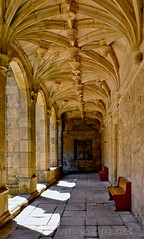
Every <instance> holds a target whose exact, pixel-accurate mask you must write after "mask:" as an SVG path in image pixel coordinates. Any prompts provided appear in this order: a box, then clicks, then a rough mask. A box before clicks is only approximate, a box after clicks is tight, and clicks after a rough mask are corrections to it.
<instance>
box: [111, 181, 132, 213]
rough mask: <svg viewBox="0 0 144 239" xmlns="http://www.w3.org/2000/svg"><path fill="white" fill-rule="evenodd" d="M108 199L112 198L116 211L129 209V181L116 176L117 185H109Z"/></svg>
mask: <svg viewBox="0 0 144 239" xmlns="http://www.w3.org/2000/svg"><path fill="white" fill-rule="evenodd" d="M108 192H109V195H110V200H114V202H115V206H116V210H117V211H131V182H130V181H128V180H127V179H125V178H123V177H119V178H118V184H117V186H109V187H108Z"/></svg>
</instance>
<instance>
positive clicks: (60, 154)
mask: <svg viewBox="0 0 144 239" xmlns="http://www.w3.org/2000/svg"><path fill="white" fill-rule="evenodd" d="M57 124H58V166H62V165H63V133H62V120H61V119H59V120H57Z"/></svg>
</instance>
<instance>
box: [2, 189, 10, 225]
mask: <svg viewBox="0 0 144 239" xmlns="http://www.w3.org/2000/svg"><path fill="white" fill-rule="evenodd" d="M9 215H10V213H9V211H8V189H7V188H6V187H3V188H0V226H2V225H3V224H4V223H5V221H6V219H7V217H8V216H9Z"/></svg>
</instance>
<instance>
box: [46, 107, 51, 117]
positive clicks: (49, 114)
mask: <svg viewBox="0 0 144 239" xmlns="http://www.w3.org/2000/svg"><path fill="white" fill-rule="evenodd" d="M47 117H48V118H50V117H51V110H50V109H47Z"/></svg>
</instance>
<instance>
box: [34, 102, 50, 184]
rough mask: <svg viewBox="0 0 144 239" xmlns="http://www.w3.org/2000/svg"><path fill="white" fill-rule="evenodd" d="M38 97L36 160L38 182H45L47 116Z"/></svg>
mask: <svg viewBox="0 0 144 239" xmlns="http://www.w3.org/2000/svg"><path fill="white" fill-rule="evenodd" d="M40 102H41V101H39V98H38V100H37V105H36V162H37V172H38V182H41V183H44V182H47V172H48V169H49V167H50V166H49V160H48V123H47V121H48V118H47V110H46V107H45V105H44V104H42V103H40Z"/></svg>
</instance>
